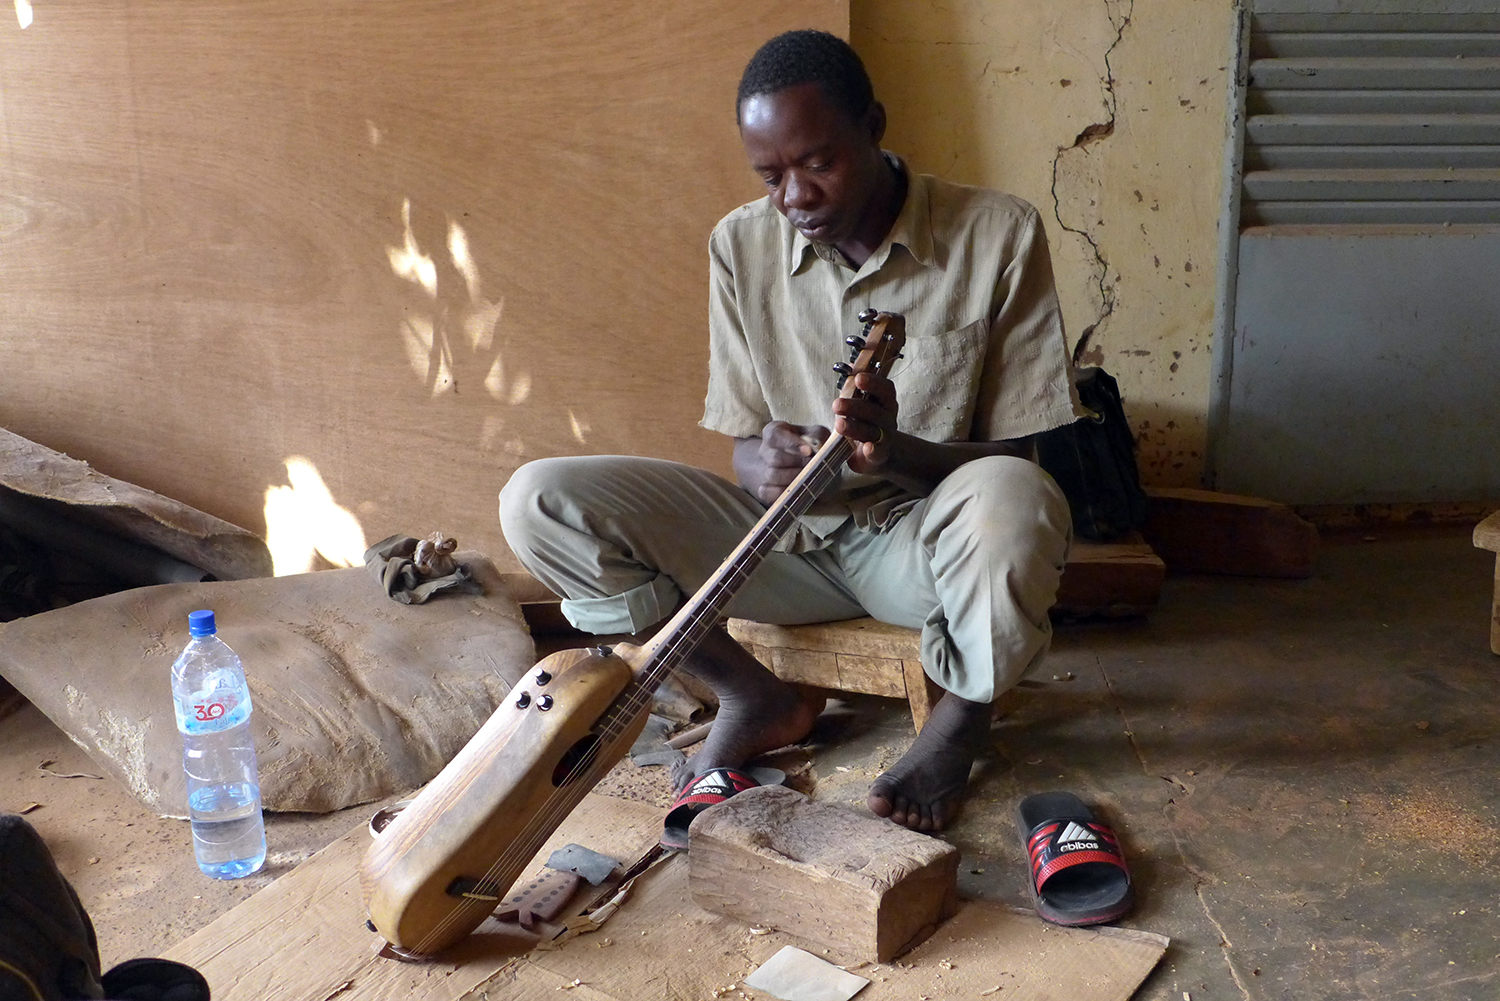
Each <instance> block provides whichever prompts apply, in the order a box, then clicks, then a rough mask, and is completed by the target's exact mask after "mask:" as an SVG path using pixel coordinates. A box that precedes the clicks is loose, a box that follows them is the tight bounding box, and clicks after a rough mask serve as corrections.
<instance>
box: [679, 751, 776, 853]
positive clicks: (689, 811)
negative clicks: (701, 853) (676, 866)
mask: <svg viewBox="0 0 1500 1001" xmlns="http://www.w3.org/2000/svg"><path fill="white" fill-rule="evenodd" d="M758 785H760V783H759V782H757V781H756V780H755V777H754V776H753V775H751V774H750V773H749V772H746V771H741V770H740V769H738V768H710V769H709V770H708V771H706V772H704V773H703V774H702V775H699V776H698V777H697V778H695V779H693V781H691V782H689V783H688V784H687V785H686V786H684V787H683V789H682V792H680V793H678V794H677V798H676V799H674V800H673V801H672V809H671V810H670V811H668V813H667V819H666V822H665V829H664V830H663V831H662V836H661V843H662V844H664V845H666V846H667V847H668V848H686V847H687V846H688V825H689V824H691V823H692V822H693V818H694V817H696V816H698V814H700V813H702V812H703V811H704V810H707V809H708V808H709V807H711V806H716V805H718V804H719V803H722V802H724V801H725V800H726V799H728V798H729V797H731V796H734V795H736V794H738V793H742V792H744V791H745V790H746V789H754V788H755V787H756V786H758Z"/></svg>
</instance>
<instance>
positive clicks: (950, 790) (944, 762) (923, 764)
mask: <svg viewBox="0 0 1500 1001" xmlns="http://www.w3.org/2000/svg"><path fill="white" fill-rule="evenodd" d="M989 729H990V707H989V703H986V702H970V701H968V700H967V699H961V698H959V697H958V696H957V695H954V694H953V693H952V692H946V693H944V695H943V697H942V698H941V699H939V700H938V704H937V705H936V706H934V707H933V709H932V715H931V716H929V717H928V719H927V725H926V726H924V727H922V732H921V733H919V734H917V739H916V740H914V741H912V745H911V747H910V748H908V749H907V752H906V753H905V754H903V755H902V756H901V760H900V761H898V762H896V764H895V765H893V766H892V767H891V768H890V770H889V771H887V772H886V773H885V774H883V775H881V776H880V778H878V779H876V780H875V781H874V783H872V784H871V786H870V793H869V795H868V796H867V797H866V800H865V802H866V803H867V805H868V806H869V807H870V812H871V813H873V814H875V815H876V816H877V817H889V818H890V819H891V820H893V821H895V822H896V823H898V824H900V825H901V826H903V827H909V828H911V829H912V830H914V831H941V830H942V829H943V828H945V827H947V826H948V825H949V824H951V823H952V822H953V820H954V819H955V818H956V817H957V816H958V811H959V807H960V806H961V805H962V803H963V800H964V792H965V790H966V788H967V787H968V784H969V769H970V768H971V767H973V765H974V758H975V756H976V755H977V754H978V753H979V750H980V749H981V748H982V747H983V746H984V741H985V739H986V738H987V737H988V735H989Z"/></svg>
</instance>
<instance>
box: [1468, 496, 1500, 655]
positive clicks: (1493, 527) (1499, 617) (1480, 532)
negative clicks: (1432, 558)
mask: <svg viewBox="0 0 1500 1001" xmlns="http://www.w3.org/2000/svg"><path fill="white" fill-rule="evenodd" d="M1474 545H1475V546H1477V547H1479V548H1480V549H1488V550H1489V551H1490V552H1492V553H1494V554H1495V593H1494V598H1493V599H1492V602H1493V603H1492V604H1491V606H1490V649H1491V650H1492V651H1494V652H1495V653H1500V511H1496V512H1495V513H1494V514H1492V515H1490V516H1489V517H1488V518H1486V519H1484V520H1483V521H1481V522H1480V523H1479V524H1478V525H1477V526H1476V527H1475V528H1474Z"/></svg>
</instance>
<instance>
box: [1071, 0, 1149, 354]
mask: <svg viewBox="0 0 1500 1001" xmlns="http://www.w3.org/2000/svg"><path fill="white" fill-rule="evenodd" d="M1121 2H1122V0H1103V3H1104V11H1105V16H1106V17H1108V18H1109V21H1110V24H1111V25H1113V26H1114V29H1115V37H1114V39H1113V40H1112V41H1111V42H1110V43H1109V47H1108V48H1106V49H1105V50H1104V79H1103V80H1102V81H1100V82H1101V84H1102V85H1103V87H1104V95H1105V102H1104V103H1105V108H1106V111H1107V112H1108V114H1107V117H1106V118H1105V120H1104V121H1102V122H1095V123H1093V124H1092V125H1089V126H1088V127H1087V128H1085V129H1084V130H1083V131H1082V132H1079V133H1078V135H1077V136H1076V137H1075V138H1074V139H1073V143H1072V145H1070V146H1059V147H1058V148H1057V155H1056V156H1054V157H1053V158H1052V214H1053V216H1054V217H1055V218H1056V219H1057V224H1058V225H1059V226H1061V227H1062V228H1063V230H1064V231H1065V232H1068V233H1073V234H1075V235H1077V236H1079V237H1081V238H1082V239H1083V240H1084V241H1085V242H1086V243H1087V244H1088V245H1089V250H1090V252H1091V253H1092V254H1093V257H1094V272H1095V279H1094V281H1095V284H1096V285H1097V287H1098V291H1099V313H1098V315H1097V316H1096V317H1095V318H1094V322H1093V323H1090V324H1089V325H1088V326H1086V327H1084V328H1083V332H1082V333H1081V334H1079V335H1078V343H1077V345H1076V346H1075V347H1074V349H1073V354H1074V358H1075V359H1077V358H1078V357H1079V356H1081V355H1082V353H1083V349H1084V347H1085V345H1086V344H1087V343H1088V340H1089V338H1090V337H1091V336H1092V335H1093V333H1094V331H1095V330H1096V329H1098V327H1099V326H1100V325H1101V324H1103V323H1104V321H1105V320H1107V319H1108V318H1109V317H1110V315H1111V314H1112V313H1113V312H1114V311H1115V288H1114V285H1113V284H1111V283H1110V281H1109V259H1108V258H1106V257H1105V256H1104V250H1103V248H1102V247H1100V246H1099V241H1098V240H1096V239H1094V236H1093V234H1092V233H1090V232H1089V231H1088V229H1087V224H1086V223H1085V224H1082V225H1080V226H1069V225H1068V223H1067V222H1066V221H1065V220H1064V219H1063V214H1062V198H1061V196H1060V195H1059V194H1058V193H1057V183H1058V182H1057V175H1058V169H1059V167H1060V166H1061V165H1062V162H1063V157H1064V156H1065V155H1066V154H1068V153H1069V152H1070V151H1072V150H1075V149H1083V148H1085V147H1087V146H1090V145H1092V144H1093V143H1096V142H1098V141H1099V140H1101V139H1107V138H1109V137H1110V136H1112V135H1114V132H1115V119H1116V117H1117V114H1118V110H1119V95H1118V94H1116V93H1115V71H1114V66H1113V65H1112V64H1111V63H1110V56H1112V55H1113V54H1114V51H1115V49H1116V48H1117V47H1118V46H1119V44H1120V42H1121V41H1122V40H1123V39H1124V37H1125V29H1126V28H1128V27H1129V26H1130V20H1131V18H1132V17H1133V16H1134V14H1135V0H1124V6H1125V13H1124V14H1123V15H1121V16H1120V17H1119V18H1118V19H1116V16H1115V10H1116V8H1118V7H1119V6H1120V5H1121Z"/></svg>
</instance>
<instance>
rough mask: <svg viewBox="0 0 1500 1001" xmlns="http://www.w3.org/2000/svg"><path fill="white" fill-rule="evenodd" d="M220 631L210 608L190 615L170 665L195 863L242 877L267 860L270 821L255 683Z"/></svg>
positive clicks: (214, 874) (230, 876)
mask: <svg viewBox="0 0 1500 1001" xmlns="http://www.w3.org/2000/svg"><path fill="white" fill-rule="evenodd" d="M216 631H217V630H216V627H215V624H214V613H213V612H211V611H208V610H207V609H204V610H201V611H197V612H192V613H190V614H189V615H188V634H189V635H190V636H191V637H192V639H190V640H188V645H187V647H186V648H184V649H183V651H182V654H181V655H180V656H179V657H178V658H177V662H176V663H174V664H173V665H172V701H173V703H174V704H175V705H176V708H177V729H178V730H179V731H181V732H182V766H183V769H184V770H185V771H186V772H187V791H188V817H189V819H191V821H192V824H193V854H194V855H196V856H197V858H198V868H200V869H202V870H203V871H204V872H205V873H207V874H208V875H210V876H212V877H214V878H215V879H238V878H239V877H241V876H248V875H250V874H251V873H252V872H254V871H255V870H257V869H259V868H260V867H261V865H262V864H263V863H264V862H265V860H266V828H265V822H264V821H263V820H262V818H261V812H260V776H259V773H258V772H257V771H256V767H255V743H254V741H253V740H251V737H250V688H249V686H247V685H246V684H245V669H244V668H243V667H242V666H240V659H239V657H237V656H235V652H234V651H233V650H231V649H229V647H228V645H226V644H225V643H224V641H223V640H221V639H219V637H218V636H217V635H215V633H216Z"/></svg>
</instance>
